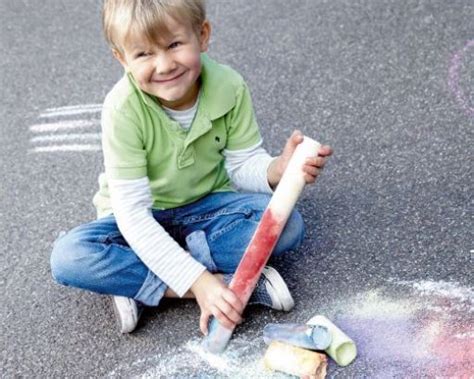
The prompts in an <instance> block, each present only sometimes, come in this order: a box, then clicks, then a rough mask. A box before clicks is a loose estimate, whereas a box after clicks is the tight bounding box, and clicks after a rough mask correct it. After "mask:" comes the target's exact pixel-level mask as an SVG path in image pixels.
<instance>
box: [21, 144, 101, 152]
mask: <svg viewBox="0 0 474 379" xmlns="http://www.w3.org/2000/svg"><path fill="white" fill-rule="evenodd" d="M101 150H102V147H101V146H100V145H79V144H75V145H52V146H40V147H35V148H33V149H30V150H29V152H30V153H55V152H68V151H101Z"/></svg>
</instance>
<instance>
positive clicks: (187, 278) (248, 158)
mask: <svg viewBox="0 0 474 379" xmlns="http://www.w3.org/2000/svg"><path fill="white" fill-rule="evenodd" d="M261 145H262V141H260V142H259V143H258V144H256V145H254V146H252V147H250V148H248V149H243V150H237V151H229V150H224V156H225V168H226V170H227V172H228V175H229V177H230V179H231V181H232V183H233V185H234V186H235V187H236V189H238V190H241V191H249V192H263V193H271V192H272V189H271V188H270V186H269V184H268V181H267V169H268V166H269V164H270V162H271V161H272V160H273V158H272V157H271V156H270V155H269V154H268V153H267V152H266V151H265V149H263V148H262V146H261ZM108 184H109V188H110V196H111V203H112V209H113V212H114V215H115V218H116V220H117V225H118V227H119V229H120V232H121V233H122V235H123V236H124V238H125V239H126V240H127V242H128V243H129V244H130V246H131V247H132V249H133V250H134V252H135V253H136V254H137V255H138V257H139V258H140V259H141V260H142V262H143V263H144V264H145V265H146V266H147V267H148V268H149V269H150V270H151V271H152V272H153V273H154V274H155V275H157V276H158V277H159V278H160V279H161V280H162V281H163V282H165V283H166V284H167V285H168V286H169V287H170V288H171V289H172V290H173V291H174V292H176V294H177V295H178V296H183V295H184V294H185V293H186V292H187V291H188V290H189V288H190V287H191V285H192V284H193V283H194V282H195V281H196V279H197V278H198V277H199V276H200V275H201V273H202V272H203V271H204V270H205V267H204V266H203V265H202V264H201V263H199V262H197V261H196V260H195V259H194V258H192V257H191V255H190V254H189V253H188V252H186V251H185V250H184V249H183V248H182V247H181V246H180V245H179V244H178V243H177V242H176V241H174V240H173V238H172V237H171V236H170V235H169V234H168V233H167V232H166V230H165V229H164V228H163V227H162V226H161V225H160V224H159V223H158V222H157V221H156V220H155V219H154V218H153V215H152V204H153V200H152V195H151V189H150V183H149V180H148V178H147V177H143V178H139V179H132V180H117V179H109V180H108Z"/></svg>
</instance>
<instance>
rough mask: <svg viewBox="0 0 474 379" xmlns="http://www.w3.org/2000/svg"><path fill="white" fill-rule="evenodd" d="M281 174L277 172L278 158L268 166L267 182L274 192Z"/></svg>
mask: <svg viewBox="0 0 474 379" xmlns="http://www.w3.org/2000/svg"><path fill="white" fill-rule="evenodd" d="M280 179H281V174H280V173H279V172H278V157H277V158H275V159H273V160H272V161H271V162H270V164H269V165H268V169H267V181H268V184H269V185H270V187H271V188H272V189H273V190H274V189H275V188H276V186H277V185H278V183H279V182H280Z"/></svg>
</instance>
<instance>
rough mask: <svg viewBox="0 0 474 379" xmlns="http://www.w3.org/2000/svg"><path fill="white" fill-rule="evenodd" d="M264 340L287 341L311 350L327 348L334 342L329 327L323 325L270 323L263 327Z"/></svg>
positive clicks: (266, 341)
mask: <svg viewBox="0 0 474 379" xmlns="http://www.w3.org/2000/svg"><path fill="white" fill-rule="evenodd" d="M263 340H264V341H265V343H266V344H267V345H268V344H270V342H272V341H280V342H286V343H289V344H291V345H294V346H298V347H302V348H305V349H311V350H325V349H327V348H328V347H329V345H330V344H331V342H332V336H331V333H330V332H329V330H328V328H326V327H325V326H322V325H306V324H268V325H266V326H265V328H264V329H263Z"/></svg>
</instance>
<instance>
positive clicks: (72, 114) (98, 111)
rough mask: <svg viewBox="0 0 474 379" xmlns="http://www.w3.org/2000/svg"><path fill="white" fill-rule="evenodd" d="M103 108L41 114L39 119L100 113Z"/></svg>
mask: <svg viewBox="0 0 474 379" xmlns="http://www.w3.org/2000/svg"><path fill="white" fill-rule="evenodd" d="M101 110H102V108H85V109H71V110H66V111H56V112H50V113H41V114H40V115H39V118H47V117H60V116H74V115H78V114H83V113H100V111H101Z"/></svg>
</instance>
